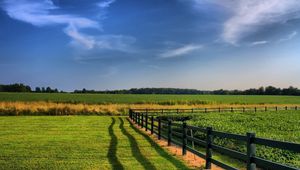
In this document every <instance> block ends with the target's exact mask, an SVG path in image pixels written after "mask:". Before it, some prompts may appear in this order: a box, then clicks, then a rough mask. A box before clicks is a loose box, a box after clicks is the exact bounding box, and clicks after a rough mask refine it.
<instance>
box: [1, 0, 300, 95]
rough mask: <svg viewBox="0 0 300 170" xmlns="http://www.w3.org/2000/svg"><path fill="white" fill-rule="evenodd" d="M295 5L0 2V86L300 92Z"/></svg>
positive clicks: (299, 23) (271, 1) (160, 0)
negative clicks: (282, 89)
mask: <svg viewBox="0 0 300 170" xmlns="http://www.w3.org/2000/svg"><path fill="white" fill-rule="evenodd" d="M299 34H300V3H299V0H284V1H282V0H251V1H250V0H143V1H141V0H0V84H10V83H24V84H28V85H30V86H31V87H36V86H40V87H41V86H51V87H53V88H58V89H60V90H65V91H73V90H74V89H82V88H86V89H95V90H106V89H110V90H112V89H128V88H142V87H173V88H193V89H201V90H213V89H221V88H222V89H241V90H242V89H247V88H256V87H260V86H268V85H272V86H276V87H288V86H294V87H300V55H299V54H300V48H299V47H300V35H299Z"/></svg>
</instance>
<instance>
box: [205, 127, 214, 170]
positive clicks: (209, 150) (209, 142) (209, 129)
mask: <svg viewBox="0 0 300 170" xmlns="http://www.w3.org/2000/svg"><path fill="white" fill-rule="evenodd" d="M211 133H212V127H207V128H206V156H205V160H206V164H205V169H211V158H212V148H211V145H212V134H211Z"/></svg>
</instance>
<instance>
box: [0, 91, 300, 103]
mask: <svg viewBox="0 0 300 170" xmlns="http://www.w3.org/2000/svg"><path fill="white" fill-rule="evenodd" d="M0 101H26V102H30V101H52V102H67V103H98V104H105V103H125V104H127V103H129V104H142V103H154V104H300V97H299V96H247V95H134V94H69V93H52V94H45V93H44V94H43V93H0Z"/></svg>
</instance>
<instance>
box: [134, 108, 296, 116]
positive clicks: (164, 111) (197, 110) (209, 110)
mask: <svg viewBox="0 0 300 170" xmlns="http://www.w3.org/2000/svg"><path fill="white" fill-rule="evenodd" d="M299 108H300V107H299V106H273V107H270V106H269V107H267V106H262V107H224V108H221V107H218V108H192V109H132V110H134V111H135V112H139V113H145V114H146V113H147V114H148V115H162V114H176V113H177V114H180V113H212V112H249V111H252V112H268V111H282V110H299Z"/></svg>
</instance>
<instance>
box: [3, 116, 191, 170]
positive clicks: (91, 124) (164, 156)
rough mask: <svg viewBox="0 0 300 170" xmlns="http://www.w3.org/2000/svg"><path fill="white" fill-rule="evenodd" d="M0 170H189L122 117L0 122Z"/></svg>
mask: <svg viewBox="0 0 300 170" xmlns="http://www.w3.org/2000/svg"><path fill="white" fill-rule="evenodd" d="M0 169H6V170H7V169H188V168H187V167H186V166H185V165H184V164H183V163H182V162H181V161H179V160H177V159H176V158H174V157H172V156H171V155H169V154H168V153H167V152H166V151H165V150H163V149H162V148H160V147H159V146H158V145H157V144H155V143H154V142H153V141H152V140H151V139H150V138H149V137H148V136H147V135H144V134H142V133H141V132H139V131H138V130H136V129H135V128H134V127H133V126H132V125H131V124H130V123H129V122H128V120H127V119H126V118H125V117H104V116H103V117H100V116H99V117H97V116H61V117H49V116H23V117H0Z"/></svg>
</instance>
